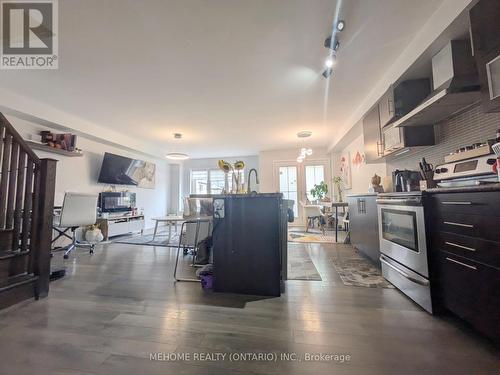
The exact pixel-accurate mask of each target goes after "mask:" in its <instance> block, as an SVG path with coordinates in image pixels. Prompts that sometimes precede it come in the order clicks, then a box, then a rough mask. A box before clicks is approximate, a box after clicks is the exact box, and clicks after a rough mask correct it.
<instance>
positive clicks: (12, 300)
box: [0, 274, 38, 309]
mask: <svg viewBox="0 0 500 375" xmlns="http://www.w3.org/2000/svg"><path fill="white" fill-rule="evenodd" d="M37 280H38V276H34V275H32V274H25V275H18V276H15V277H11V278H9V281H8V284H7V285H6V286H4V287H1V288H0V309H3V308H6V307H9V306H12V305H14V304H16V303H19V302H21V301H24V300H26V299H30V298H36V297H37V296H36V281H37Z"/></svg>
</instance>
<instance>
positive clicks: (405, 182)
mask: <svg viewBox="0 0 500 375" xmlns="http://www.w3.org/2000/svg"><path fill="white" fill-rule="evenodd" d="M420 180H421V176H420V172H418V171H410V170H408V169H405V170H399V169H396V170H395V171H394V172H392V185H393V186H394V191H396V192H410V191H419V190H420Z"/></svg>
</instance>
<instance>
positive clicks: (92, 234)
mask: <svg viewBox="0 0 500 375" xmlns="http://www.w3.org/2000/svg"><path fill="white" fill-rule="evenodd" d="M86 229H87V230H86V231H85V240H86V241H87V242H88V243H90V244H96V243H98V242H101V241H102V240H103V239H104V236H103V234H102V232H101V230H100V229H99V224H93V225H90V226H88V227H87V228H86Z"/></svg>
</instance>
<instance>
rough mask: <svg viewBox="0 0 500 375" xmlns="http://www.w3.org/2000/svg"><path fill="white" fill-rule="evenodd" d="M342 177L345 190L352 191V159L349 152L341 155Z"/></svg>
mask: <svg viewBox="0 0 500 375" xmlns="http://www.w3.org/2000/svg"><path fill="white" fill-rule="evenodd" d="M340 177H342V182H343V184H344V189H346V190H349V189H351V158H350V153H349V151H346V152H343V153H342V154H341V155H340Z"/></svg>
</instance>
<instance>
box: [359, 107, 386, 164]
mask: <svg viewBox="0 0 500 375" xmlns="http://www.w3.org/2000/svg"><path fill="white" fill-rule="evenodd" d="M363 137H364V143H365V158H366V162H367V163H373V162H376V161H381V157H382V156H383V151H384V150H383V144H382V132H381V129H380V115H379V106H378V104H377V105H376V106H374V107H373V108H372V109H371V110H370V111H369V112H368V113H367V114H366V116H365V117H364V118H363Z"/></svg>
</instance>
